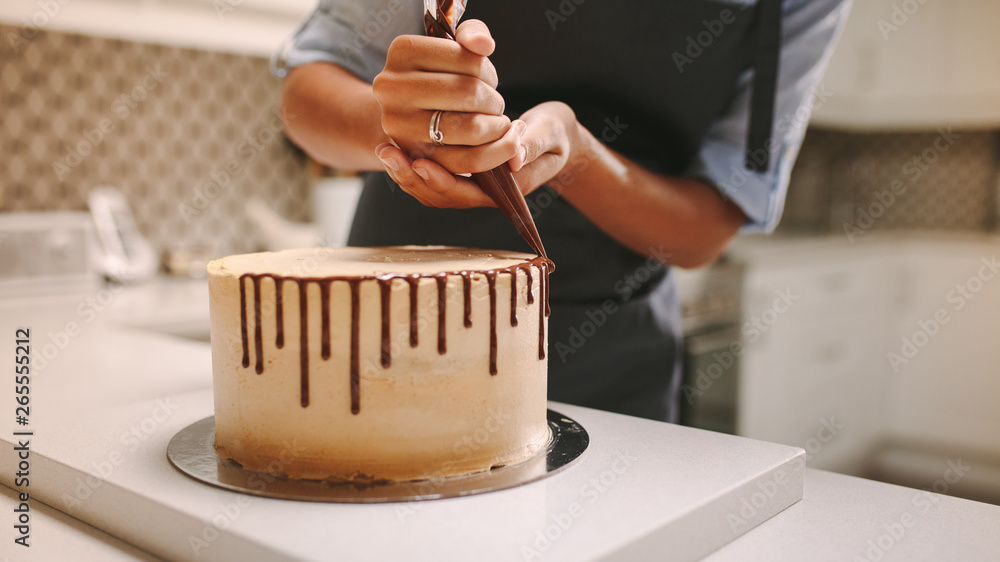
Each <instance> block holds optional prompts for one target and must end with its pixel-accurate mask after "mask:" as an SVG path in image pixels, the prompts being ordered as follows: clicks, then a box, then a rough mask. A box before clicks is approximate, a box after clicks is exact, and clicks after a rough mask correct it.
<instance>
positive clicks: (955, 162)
mask: <svg viewBox="0 0 1000 562" xmlns="http://www.w3.org/2000/svg"><path fill="white" fill-rule="evenodd" d="M894 182H901V184H897V187H898V188H899V186H901V187H902V189H901V191H902V190H903V189H905V191H902V192H901V193H900V194H899V195H898V196H895V197H894V199H893V200H892V202H891V204H889V205H886V206H885V207H886V208H885V211H884V214H882V216H880V217H878V218H877V219H876V220H874V221H873V224H872V226H871V227H870V228H871V229H872V230H880V229H883V230H891V229H906V230H941V231H985V230H993V229H995V228H996V226H997V211H998V209H997V197H998V196H997V193H998V186H1000V133H998V132H995V131H994V132H978V131H977V132H968V131H954V132H953V133H952V135H951V136H949V135H947V134H942V132H939V131H934V132H919V133H892V134H889V133H885V134H870V133H869V134H857V133H844V132H834V131H827V130H819V129H810V130H809V133H808V134H807V136H806V141H805V143H804V144H803V146H802V151H801V153H800V155H799V160H798V162H797V163H796V166H795V170H794V172H793V173H792V181H791V185H790V187H789V193H788V200H787V205H786V211H785V216H784V218H783V220H782V225H781V230H784V231H803V230H808V231H813V232H835V233H840V232H843V224H844V223H845V222H851V223H856V222H857V216H858V214H859V211H858V209H859V207H860V208H862V209H870V208H872V206H873V205H874V206H875V208H874V210H875V211H878V210H879V196H880V194H882V193H884V192H885V191H887V190H890V191H891V189H892V186H893V183H894ZM881 197H882V199H883V200H886V199H887V198H886V196H884V195H881Z"/></svg>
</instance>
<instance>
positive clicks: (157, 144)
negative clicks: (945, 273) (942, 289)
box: [0, 24, 1000, 255]
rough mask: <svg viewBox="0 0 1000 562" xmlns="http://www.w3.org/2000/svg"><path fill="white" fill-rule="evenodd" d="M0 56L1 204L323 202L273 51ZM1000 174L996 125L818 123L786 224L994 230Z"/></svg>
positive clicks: (159, 228) (176, 210)
mask: <svg viewBox="0 0 1000 562" xmlns="http://www.w3.org/2000/svg"><path fill="white" fill-rule="evenodd" d="M11 32H16V28H13V27H11V26H9V25H2V24H0V37H8V35H9V34H10V33H11ZM0 61H3V63H2V67H0V107H2V111H3V123H2V125H0V164H2V165H0V188H2V200H0V211H34V210H56V209H77V210H82V209H85V208H86V197H87V193H88V192H89V190H90V189H92V188H94V187H97V186H100V185H112V186H115V187H118V188H119V189H121V190H122V191H123V192H124V193H125V196H126V198H127V199H128V201H129V202H130V204H131V206H132V210H133V212H134V213H135V217H136V221H137V223H138V225H139V228H140V230H141V231H142V232H143V233H144V234H145V235H146V236H148V237H149V238H150V240H151V241H152V242H153V243H154V244H155V245H156V246H157V247H158V248H159V249H161V250H162V249H167V248H192V247H198V246H203V247H208V248H209V249H210V250H211V251H212V252H213V253H215V254H220V255H221V254H226V253H235V252H245V251H251V250H254V249H257V248H258V247H259V245H260V244H259V235H258V233H257V231H256V229H255V227H254V225H253V224H252V223H251V222H250V220H249V219H248V217H247V215H246V213H245V210H244V203H245V201H246V199H247V198H249V197H251V196H256V197H260V198H261V199H263V200H264V201H266V202H268V203H269V204H270V205H271V206H272V207H273V208H274V209H275V210H276V211H277V212H278V213H279V214H281V215H283V216H285V217H286V218H288V219H291V220H304V219H306V218H307V217H308V216H310V215H311V214H312V213H311V212H310V199H309V197H310V193H309V189H308V185H307V180H306V171H305V158H304V156H303V155H302V153H301V152H300V151H298V150H297V149H296V148H295V147H293V146H292V145H291V144H290V143H289V142H288V141H287V140H285V138H284V136H283V135H282V134H281V132H280V124H279V120H278V117H279V116H278V115H277V114H276V113H275V111H276V109H275V108H276V106H277V101H278V97H279V92H280V82H279V81H278V80H276V79H274V78H272V77H271V76H270V75H269V74H268V70H267V61H266V60H265V59H263V58H258V57H249V56H240V55H233V54H224V53H216V52H206V51H199V50H193V49H183V48H177V47H166V46H160V45H149V44H143V43H135V42H128V41H119V40H113V39H103V38H96V37H89V36H82V35H75V34H67V33H59V32H51V31H39V32H38V33H37V35H36V36H34V38H33V39H31V40H30V41H28V42H27V43H25V44H20V45H18V49H17V50H16V51H15V49H14V47H13V46H12V45H11V44H10V42H8V41H0ZM302 117H303V116H288V117H287V118H302ZM915 159H916V160H915ZM998 176H1000V134H998V133H996V132H961V131H958V132H954V133H951V134H950V135H949V134H944V135H942V134H941V133H940V132H928V133H913V134H857V133H843V132H832V131H825V130H818V129H812V130H810V132H809V134H808V135H807V137H806V142H805V145H804V146H803V148H802V152H801V156H800V158H799V162H798V164H797V166H796V169H795V172H794V174H793V176H792V186H791V188H790V190H789V196H788V201H787V205H786V208H785V216H784V219H783V220H782V224H781V226H780V227H779V229H780V230H783V231H789V232H794V231H809V232H813V233H826V232H833V233H841V232H843V227H844V224H845V223H849V224H854V225H857V224H858V221H859V217H858V214H859V213H858V208H859V207H861V208H863V209H869V210H871V211H874V212H879V208H880V206H881V207H884V211H883V212H884V214H882V215H881V216H879V217H875V219H876V220H874V221H872V224H871V226H870V228H871V229H894V228H906V229H931V230H962V231H974V230H989V229H993V228H994V227H995V224H996V222H997V189H998ZM894 182H898V183H896V184H895V186H896V192H897V193H894V194H893V199H892V201H891V202H889V203H887V201H889V200H888V198H887V197H888V196H886V195H885V192H888V193H893V185H894ZM865 230H867V228H866V229H865Z"/></svg>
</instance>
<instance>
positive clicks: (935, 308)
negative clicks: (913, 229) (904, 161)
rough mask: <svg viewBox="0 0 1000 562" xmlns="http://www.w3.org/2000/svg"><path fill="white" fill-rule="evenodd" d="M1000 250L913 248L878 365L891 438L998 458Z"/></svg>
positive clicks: (965, 246) (977, 247)
mask: <svg viewBox="0 0 1000 562" xmlns="http://www.w3.org/2000/svg"><path fill="white" fill-rule="evenodd" d="M997 257H1000V249H998V248H996V247H995V246H987V245H975V246H970V245H968V244H966V245H954V246H951V247H948V248H915V249H914V251H912V252H911V253H910V255H909V256H907V258H906V261H905V264H904V268H903V269H901V270H900V272H899V274H898V275H899V277H900V283H901V289H902V291H901V297H902V298H901V299H900V300H899V302H898V307H897V311H896V314H895V318H894V322H893V329H892V333H891V334H890V337H889V338H888V341H887V349H886V355H885V357H884V358H883V363H882V366H883V372H885V373H886V378H887V379H888V380H889V384H890V391H889V400H888V410H887V412H888V416H887V420H886V421H887V433H888V437H889V438H891V439H898V440H904V441H910V442H913V441H916V442H918V443H923V444H925V445H930V446H934V445H937V446H940V447H942V448H948V449H952V448H962V449H966V450H975V451H982V452H988V453H992V454H1000V271H997V270H998V269H1000V268H998V267H997V261H998V260H996V258H997Z"/></svg>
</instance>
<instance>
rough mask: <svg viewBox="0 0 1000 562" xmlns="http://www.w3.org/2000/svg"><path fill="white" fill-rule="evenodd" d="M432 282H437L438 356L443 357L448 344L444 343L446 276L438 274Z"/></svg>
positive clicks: (446, 301)
mask: <svg viewBox="0 0 1000 562" xmlns="http://www.w3.org/2000/svg"><path fill="white" fill-rule="evenodd" d="M434 281H435V282H437V289H438V355H444V354H445V353H446V352H447V351H448V344H447V342H446V341H445V339H446V338H445V333H444V329H445V320H446V319H447V316H446V312H447V306H448V299H447V298H446V290H447V289H448V275H447V274H440V275H436V276H435V277H434Z"/></svg>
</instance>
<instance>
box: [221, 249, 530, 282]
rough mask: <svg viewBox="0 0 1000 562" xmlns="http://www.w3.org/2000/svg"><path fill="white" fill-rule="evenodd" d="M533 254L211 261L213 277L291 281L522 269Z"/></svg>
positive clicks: (455, 252)
mask: <svg viewBox="0 0 1000 562" xmlns="http://www.w3.org/2000/svg"><path fill="white" fill-rule="evenodd" d="M532 259H535V256H534V255H531V254H524V253H520V252H508V251H502V250H480V249H476V248H457V247H450V246H387V247H382V248H359V247H350V246H348V247H340V248H304V249H299V250H282V251H280V252H261V253H256V254H240V255H235V256H228V257H225V258H222V259H218V260H215V261H212V262H210V263H209V264H208V272H209V274H212V275H227V274H228V275H236V276H239V275H243V274H247V273H250V274H266V275H275V276H280V277H289V278H325V277H338V276H344V277H369V276H370V277H376V276H380V275H392V274H399V275H410V274H426V275H433V274H436V273H447V272H453V271H489V270H498V269H504V268H508V267H511V266H515V265H519V264H524V263H526V262H528V261H530V260H532Z"/></svg>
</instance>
